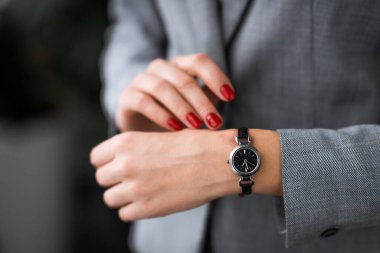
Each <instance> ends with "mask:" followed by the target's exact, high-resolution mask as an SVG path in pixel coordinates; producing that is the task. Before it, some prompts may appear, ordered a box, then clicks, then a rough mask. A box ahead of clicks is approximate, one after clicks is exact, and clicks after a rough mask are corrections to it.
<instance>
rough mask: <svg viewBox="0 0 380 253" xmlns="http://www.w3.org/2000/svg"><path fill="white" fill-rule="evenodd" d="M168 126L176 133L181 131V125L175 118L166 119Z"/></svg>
mask: <svg viewBox="0 0 380 253" xmlns="http://www.w3.org/2000/svg"><path fill="white" fill-rule="evenodd" d="M168 125H169V126H170V127H171V128H173V129H174V130H176V131H179V130H181V129H182V124H181V123H179V121H178V120H176V119H175V118H170V119H168Z"/></svg>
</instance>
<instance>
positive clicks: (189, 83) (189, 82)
mask: <svg viewBox="0 0 380 253" xmlns="http://www.w3.org/2000/svg"><path fill="white" fill-rule="evenodd" d="M194 83H195V80H194V79H193V78H191V77H185V78H183V79H182V80H181V81H180V82H179V83H178V88H179V89H182V90H185V89H189V88H191V87H193V86H194Z"/></svg>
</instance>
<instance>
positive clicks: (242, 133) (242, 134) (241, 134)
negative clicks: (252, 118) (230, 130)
mask: <svg viewBox="0 0 380 253" xmlns="http://www.w3.org/2000/svg"><path fill="white" fill-rule="evenodd" d="M238 138H248V128H246V127H239V128H238Z"/></svg>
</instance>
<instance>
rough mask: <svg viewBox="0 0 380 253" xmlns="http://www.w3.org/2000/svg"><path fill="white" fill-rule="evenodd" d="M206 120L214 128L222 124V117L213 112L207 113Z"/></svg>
mask: <svg viewBox="0 0 380 253" xmlns="http://www.w3.org/2000/svg"><path fill="white" fill-rule="evenodd" d="M206 120H207V123H208V124H209V125H210V126H211V127H212V128H217V127H218V126H220V125H221V124H222V119H221V118H220V117H219V116H218V115H216V114H215V113H213V112H211V113H209V114H207V115H206Z"/></svg>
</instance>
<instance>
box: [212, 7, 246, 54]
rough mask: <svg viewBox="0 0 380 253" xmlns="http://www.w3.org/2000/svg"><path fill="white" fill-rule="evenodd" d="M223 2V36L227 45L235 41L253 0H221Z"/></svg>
mask: <svg viewBox="0 0 380 253" xmlns="http://www.w3.org/2000/svg"><path fill="white" fill-rule="evenodd" d="M219 1H220V2H221V4H222V20H221V24H222V27H223V36H224V41H225V45H226V46H227V47H228V46H229V45H231V44H232V43H233V40H234V38H235V36H236V34H237V33H238V31H239V28H240V26H241V24H242V22H243V20H244V17H245V15H246V13H247V11H248V9H249V7H250V4H251V3H252V1H253V0H238V1H236V0H219Z"/></svg>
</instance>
